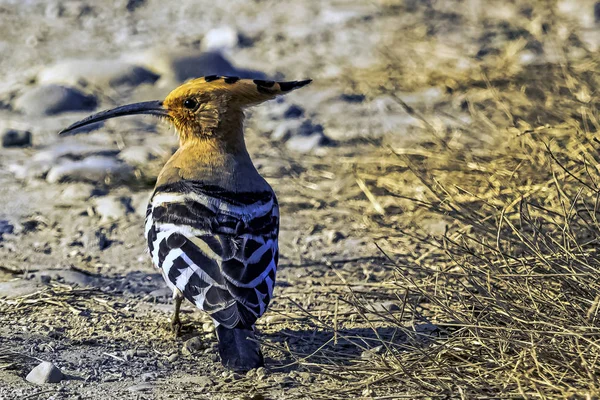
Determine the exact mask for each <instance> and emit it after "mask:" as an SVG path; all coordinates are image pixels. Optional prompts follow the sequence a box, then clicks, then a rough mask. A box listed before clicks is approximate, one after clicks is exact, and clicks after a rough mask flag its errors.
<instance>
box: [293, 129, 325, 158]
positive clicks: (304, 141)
mask: <svg viewBox="0 0 600 400" xmlns="http://www.w3.org/2000/svg"><path fill="white" fill-rule="evenodd" d="M327 143H329V140H328V139H327V138H326V137H325V136H324V135H323V134H322V133H318V132H315V133H313V134H311V135H308V136H294V137H292V138H290V139H289V140H288V141H287V142H286V143H285V147H286V148H287V149H288V150H291V151H295V152H297V153H302V154H306V153H310V152H311V151H313V150H315V149H317V148H319V147H321V146H322V145H324V144H327Z"/></svg>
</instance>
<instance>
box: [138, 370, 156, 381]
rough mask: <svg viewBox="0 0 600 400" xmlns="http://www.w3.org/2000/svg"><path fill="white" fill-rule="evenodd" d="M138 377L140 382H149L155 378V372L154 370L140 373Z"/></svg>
mask: <svg viewBox="0 0 600 400" xmlns="http://www.w3.org/2000/svg"><path fill="white" fill-rule="evenodd" d="M140 378H141V379H142V382H150V381H153V380H155V379H156V374H155V373H154V372H148V373H145V374H142V375H141V376H140Z"/></svg>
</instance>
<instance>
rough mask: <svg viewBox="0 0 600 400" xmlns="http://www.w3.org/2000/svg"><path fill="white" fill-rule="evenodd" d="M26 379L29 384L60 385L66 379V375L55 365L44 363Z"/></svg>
mask: <svg viewBox="0 0 600 400" xmlns="http://www.w3.org/2000/svg"><path fill="white" fill-rule="evenodd" d="M25 379H26V380H27V381H28V382H31V383H37V384H38V385H42V384H44V383H58V382H60V381H62V380H63V379H64V375H63V373H62V372H61V371H60V369H58V368H56V366H54V364H52V363H51V362H48V361H44V362H42V363H41V364H39V365H38V366H37V367H35V368H34V369H32V370H31V372H29V374H27V377H26V378H25Z"/></svg>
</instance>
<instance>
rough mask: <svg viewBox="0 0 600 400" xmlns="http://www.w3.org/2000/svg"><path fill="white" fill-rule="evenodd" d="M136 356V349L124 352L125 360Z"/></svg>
mask: <svg viewBox="0 0 600 400" xmlns="http://www.w3.org/2000/svg"><path fill="white" fill-rule="evenodd" d="M133 357H135V350H126V351H124V352H123V358H124V359H125V361H131V360H133Z"/></svg>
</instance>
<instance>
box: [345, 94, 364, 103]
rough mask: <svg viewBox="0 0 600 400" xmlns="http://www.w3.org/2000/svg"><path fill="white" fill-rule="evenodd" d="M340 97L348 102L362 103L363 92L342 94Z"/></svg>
mask: <svg viewBox="0 0 600 400" xmlns="http://www.w3.org/2000/svg"><path fill="white" fill-rule="evenodd" d="M340 99H341V100H343V101H346V102H348V103H362V102H363V101H365V95H364V94H345V93H344V94H342V95H340Z"/></svg>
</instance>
